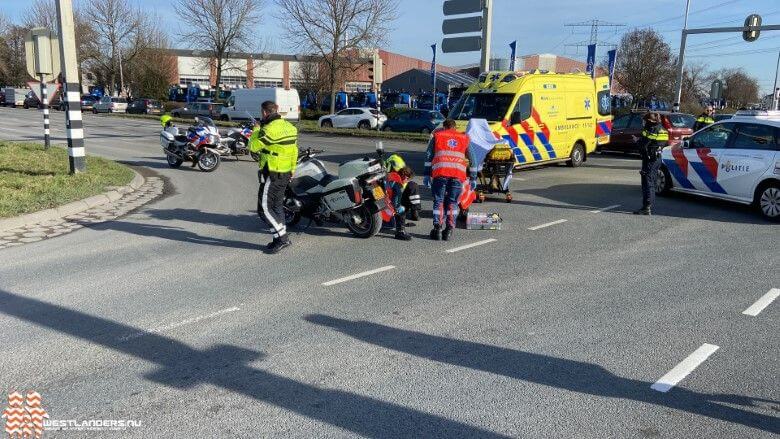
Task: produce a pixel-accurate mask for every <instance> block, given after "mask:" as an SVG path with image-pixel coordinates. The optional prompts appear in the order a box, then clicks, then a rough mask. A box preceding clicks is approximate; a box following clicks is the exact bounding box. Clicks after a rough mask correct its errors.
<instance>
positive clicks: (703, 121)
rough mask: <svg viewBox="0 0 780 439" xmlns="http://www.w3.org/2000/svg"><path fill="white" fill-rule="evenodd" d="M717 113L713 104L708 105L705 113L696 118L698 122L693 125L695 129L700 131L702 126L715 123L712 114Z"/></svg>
mask: <svg viewBox="0 0 780 439" xmlns="http://www.w3.org/2000/svg"><path fill="white" fill-rule="evenodd" d="M714 114H715V110H714V109H713V108H712V106H708V107H707V108H705V109H704V113H702V114H700V115H699V117H698V118H696V123H695V124H694V125H693V131H694V132H695V131H699V130H700V129H702V128H707V127H708V126H710V125H712V124H714V123H715V119H713V118H712V116H713V115H714Z"/></svg>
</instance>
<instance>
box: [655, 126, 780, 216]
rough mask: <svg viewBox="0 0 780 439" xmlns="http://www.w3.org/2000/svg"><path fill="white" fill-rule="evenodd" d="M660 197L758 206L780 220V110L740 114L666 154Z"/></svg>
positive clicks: (658, 184)
mask: <svg viewBox="0 0 780 439" xmlns="http://www.w3.org/2000/svg"><path fill="white" fill-rule="evenodd" d="M661 159H662V165H661V167H660V170H659V175H658V178H657V179H656V193H658V194H664V193H666V192H669V191H672V190H673V191H679V192H686V193H692V194H696V195H701V196H705V197H710V198H720V199H724V200H730V201H735V202H738V203H743V204H753V205H755V206H756V207H757V208H759V209H760V211H761V213H763V214H764V216H765V217H767V218H769V219H771V220H775V221H778V220H780V111H740V112H737V114H735V115H734V117H732V118H731V119H727V120H724V121H721V122H716V123H715V124H713V125H710V126H709V127H707V128H704V129H702V130H699V131H698V132H696V133H694V134H693V135H692V136H691V137H690V138H688V139H686V140H685V141H684V142H683V143H682V144H680V145H677V146H673V147H666V148H664V150H663V151H662V152H661Z"/></svg>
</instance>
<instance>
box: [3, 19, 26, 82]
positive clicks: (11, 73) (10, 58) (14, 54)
mask: <svg viewBox="0 0 780 439" xmlns="http://www.w3.org/2000/svg"><path fill="white" fill-rule="evenodd" d="M0 25H1V26H2V28H3V29H4V30H3V32H2V35H1V36H0V83H4V84H7V85H12V86H15V87H21V86H23V85H24V84H25V82H26V81H27V80H28V79H30V78H29V77H28V75H27V62H26V60H25V58H26V54H25V49H24V38H25V35H26V34H27V29H26V28H24V27H22V26H16V25H12V24H7V22H6V24H2V23H0Z"/></svg>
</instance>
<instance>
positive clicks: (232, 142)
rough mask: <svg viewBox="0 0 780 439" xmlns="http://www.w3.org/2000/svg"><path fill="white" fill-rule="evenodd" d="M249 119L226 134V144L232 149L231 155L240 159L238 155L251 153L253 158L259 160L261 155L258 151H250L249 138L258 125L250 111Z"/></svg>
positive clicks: (247, 114)
mask: <svg viewBox="0 0 780 439" xmlns="http://www.w3.org/2000/svg"><path fill="white" fill-rule="evenodd" d="M246 116H247V119H248V120H247V121H246V122H242V123H241V125H239V126H238V127H237V128H231V129H229V130H228V131H227V134H226V139H225V140H226V143H225V144H226V145H227V147H228V148H229V149H230V155H232V156H233V157H235V158H236V159H238V156H242V155H249V156H250V157H252V160H254V161H258V160H259V159H260V157H259V156H258V155H257V153H254V152H251V151H249V138H250V137H252V130H254V127H255V125H257V120H255V118H254V117H252V115H251V114H249V113H248V112H247V113H246Z"/></svg>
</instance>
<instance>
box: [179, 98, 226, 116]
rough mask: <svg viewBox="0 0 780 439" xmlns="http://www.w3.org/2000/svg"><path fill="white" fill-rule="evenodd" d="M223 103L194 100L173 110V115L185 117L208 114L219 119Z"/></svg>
mask: <svg viewBox="0 0 780 439" xmlns="http://www.w3.org/2000/svg"><path fill="white" fill-rule="evenodd" d="M222 107H224V105H222V104H212V103H210V102H193V103H191V104H187V105H186V106H184V107H181V108H176V109H174V110H172V111H171V116H173V117H183V118H185V119H188V118H191V117H195V116H206V117H208V118H211V119H214V120H216V119H219V117H220V116H221V115H222Z"/></svg>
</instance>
